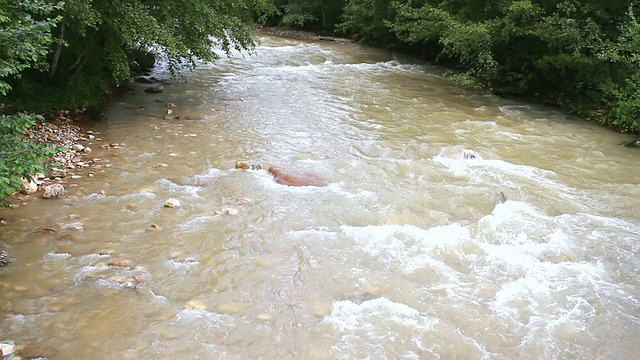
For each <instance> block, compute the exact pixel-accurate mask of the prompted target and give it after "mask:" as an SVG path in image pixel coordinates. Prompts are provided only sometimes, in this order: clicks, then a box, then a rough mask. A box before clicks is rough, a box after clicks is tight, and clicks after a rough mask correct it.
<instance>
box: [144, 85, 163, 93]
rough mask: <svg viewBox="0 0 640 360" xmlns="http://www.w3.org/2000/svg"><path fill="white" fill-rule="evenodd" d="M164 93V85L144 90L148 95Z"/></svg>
mask: <svg viewBox="0 0 640 360" xmlns="http://www.w3.org/2000/svg"><path fill="white" fill-rule="evenodd" d="M163 91H164V86H162V85H156V86H150V87H148V88H145V89H144V92H146V93H159V92H163Z"/></svg>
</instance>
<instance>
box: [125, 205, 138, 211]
mask: <svg viewBox="0 0 640 360" xmlns="http://www.w3.org/2000/svg"><path fill="white" fill-rule="evenodd" d="M125 209H127V210H129V211H137V210H138V204H136V203H128V204H127V205H126V206H125Z"/></svg>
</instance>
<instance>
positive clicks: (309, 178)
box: [236, 161, 329, 186]
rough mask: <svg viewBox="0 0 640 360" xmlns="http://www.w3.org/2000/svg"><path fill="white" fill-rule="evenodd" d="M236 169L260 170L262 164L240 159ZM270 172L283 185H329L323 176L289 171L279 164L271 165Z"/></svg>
mask: <svg viewBox="0 0 640 360" xmlns="http://www.w3.org/2000/svg"><path fill="white" fill-rule="evenodd" d="M236 169H245V170H260V169H262V165H260V164H249V163H248V162H246V161H238V162H237V163H236ZM267 171H268V172H270V173H271V175H273V177H274V178H275V179H276V182H277V183H278V184H281V185H287V186H327V185H329V182H328V181H327V180H325V179H324V178H322V177H321V176H318V175H315V174H300V173H292V172H287V171H286V170H285V169H283V168H281V167H277V166H271V167H269V169H267Z"/></svg>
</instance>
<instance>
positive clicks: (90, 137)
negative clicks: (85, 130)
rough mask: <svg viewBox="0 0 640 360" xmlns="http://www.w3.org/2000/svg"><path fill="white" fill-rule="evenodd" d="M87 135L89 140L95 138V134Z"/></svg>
mask: <svg viewBox="0 0 640 360" xmlns="http://www.w3.org/2000/svg"><path fill="white" fill-rule="evenodd" d="M88 137H89V140H93V139H95V138H96V137H95V136H93V135H89V136H88Z"/></svg>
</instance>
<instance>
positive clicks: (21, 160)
mask: <svg viewBox="0 0 640 360" xmlns="http://www.w3.org/2000/svg"><path fill="white" fill-rule="evenodd" d="M41 119H42V118H41V117H39V116H35V115H29V114H16V115H0V205H2V206H6V205H8V203H7V197H8V196H10V195H11V194H13V193H14V192H15V191H17V190H19V189H20V187H21V185H22V178H27V179H30V176H31V175H33V174H35V173H38V172H45V171H46V165H47V159H49V158H51V157H53V156H54V155H55V154H56V152H57V149H55V148H53V147H52V146H51V144H46V143H41V144H37V143H34V142H31V141H25V135H26V133H27V130H28V129H29V128H30V127H32V126H34V125H35V124H36V122H37V121H38V120H41Z"/></svg>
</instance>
